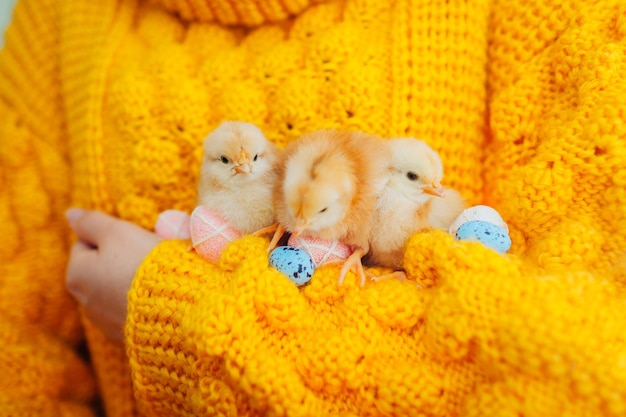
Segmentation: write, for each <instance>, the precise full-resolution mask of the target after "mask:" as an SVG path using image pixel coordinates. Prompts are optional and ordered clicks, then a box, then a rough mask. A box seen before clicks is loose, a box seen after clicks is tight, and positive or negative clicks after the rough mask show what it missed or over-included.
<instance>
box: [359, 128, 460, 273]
mask: <svg viewBox="0 0 626 417" xmlns="http://www.w3.org/2000/svg"><path fill="white" fill-rule="evenodd" d="M387 144H388V146H389V148H390V151H391V159H390V161H389V166H388V172H387V177H386V184H385V186H384V188H383V190H382V192H381V193H380V195H379V197H378V201H377V203H376V216H375V219H374V221H373V225H372V235H371V238H370V252H369V254H368V257H367V262H368V264H375V265H381V266H385V267H388V268H393V269H396V270H398V269H402V257H403V255H404V246H405V244H406V241H407V239H408V238H409V237H410V236H411V235H413V234H414V233H417V232H420V231H424V230H428V229H443V230H446V231H447V230H448V227H449V226H450V225H451V224H452V222H453V221H454V219H456V217H457V216H458V215H459V214H461V212H462V211H463V210H464V209H465V208H466V204H465V201H464V200H463V198H462V197H461V195H460V194H459V193H458V192H456V191H455V190H452V189H444V188H443V187H441V180H442V178H443V164H442V162H441V158H440V157H439V155H438V154H437V152H435V151H434V150H433V149H432V148H431V147H430V146H428V144H426V143H425V142H423V141H421V140H417V139H412V138H396V139H390V140H388V141H387Z"/></svg>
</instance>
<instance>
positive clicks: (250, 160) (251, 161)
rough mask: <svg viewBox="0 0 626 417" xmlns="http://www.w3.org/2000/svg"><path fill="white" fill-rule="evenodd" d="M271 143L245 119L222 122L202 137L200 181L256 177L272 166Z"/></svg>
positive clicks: (234, 181) (239, 180)
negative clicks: (204, 137)
mask: <svg viewBox="0 0 626 417" xmlns="http://www.w3.org/2000/svg"><path fill="white" fill-rule="evenodd" d="M275 159H276V152H275V151H274V145H273V144H272V143H270V142H269V141H268V140H267V139H266V138H265V135H263V132H261V129H259V128H258V127H256V126H255V125H253V124H251V123H246V122H231V121H226V122H222V124H220V125H219V126H218V127H217V128H216V129H215V130H214V131H213V132H211V134H209V136H207V138H206V139H205V141H204V160H203V164H202V172H201V181H212V182H214V183H217V184H221V185H227V184H231V185H236V184H237V183H242V182H247V181H252V180H255V179H257V178H259V177H261V176H262V175H264V174H265V173H266V172H268V171H269V170H271V169H272V166H273V165H274V162H275Z"/></svg>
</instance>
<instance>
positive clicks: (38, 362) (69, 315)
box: [0, 0, 95, 416]
mask: <svg viewBox="0 0 626 417" xmlns="http://www.w3.org/2000/svg"><path fill="white" fill-rule="evenodd" d="M54 3H55V2H53V1H38V0H37V1H23V2H21V3H20V4H18V5H17V7H16V9H15V14H14V17H13V22H12V24H11V26H10V27H9V29H8V31H7V33H6V43H5V46H4V48H3V49H2V51H1V52H0V238H1V239H2V244H1V245H0V369H1V370H2V371H1V372H0V414H1V415H7V416H8V415H12V416H13V415H16V416H17V415H32V416H57V415H63V416H88V415H91V411H90V408H89V404H90V402H91V401H92V399H93V397H94V393H95V384H94V379H93V376H92V375H91V373H90V371H89V369H88V367H87V365H86V364H85V362H84V359H83V358H81V355H79V354H78V353H77V351H78V349H79V345H80V343H81V341H82V339H83V335H82V331H81V325H80V320H79V316H78V314H77V310H76V308H75V304H74V302H73V300H72V299H71V298H70V297H69V296H68V294H67V293H66V291H65V265H66V262H67V251H68V239H67V236H68V228H67V227H66V225H65V224H64V220H63V210H64V209H65V207H66V206H67V202H68V193H69V167H68V161H67V155H66V149H65V143H64V120H63V117H62V102H61V99H60V87H61V86H60V81H59V57H58V53H59V31H58V28H57V21H56V7H55V5H54Z"/></svg>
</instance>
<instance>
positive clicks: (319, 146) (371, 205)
mask: <svg viewBox="0 0 626 417" xmlns="http://www.w3.org/2000/svg"><path fill="white" fill-rule="evenodd" d="M387 152H388V148H387V146H386V145H385V143H384V142H383V141H382V140H380V139H379V138H377V137H375V136H370V135H366V134H364V133H356V132H340V131H328V130H322V131H317V132H313V133H309V134H307V135H304V136H302V137H301V138H300V139H298V140H296V141H295V142H293V143H291V144H290V145H289V146H287V148H286V149H285V151H284V154H283V158H282V161H281V163H280V164H279V168H278V172H279V174H278V177H279V179H278V181H277V183H276V187H275V189H274V207H275V210H276V217H277V220H278V222H279V226H280V228H281V229H285V230H287V231H288V232H291V233H292V235H296V236H297V235H302V236H313V237H318V238H321V239H328V240H339V241H341V242H343V243H344V244H346V245H348V246H350V247H351V249H352V250H353V253H352V255H351V256H350V257H349V258H348V259H347V260H346V262H345V263H344V265H343V267H342V270H341V273H340V277H339V283H340V284H341V283H342V282H343V280H344V277H345V275H346V274H347V272H348V271H349V270H350V268H352V267H356V269H357V272H358V273H359V275H360V277H361V283H362V284H363V283H364V281H365V274H364V272H363V267H362V265H361V257H362V256H363V255H365V254H366V253H367V252H368V250H369V242H368V237H369V235H370V229H369V227H370V225H371V224H372V217H373V215H374V210H375V207H376V197H377V195H378V193H379V192H380V190H381V189H382V186H383V182H382V179H384V172H385V169H386V165H387V160H388V153H387ZM279 234H280V232H279ZM274 241H275V240H274Z"/></svg>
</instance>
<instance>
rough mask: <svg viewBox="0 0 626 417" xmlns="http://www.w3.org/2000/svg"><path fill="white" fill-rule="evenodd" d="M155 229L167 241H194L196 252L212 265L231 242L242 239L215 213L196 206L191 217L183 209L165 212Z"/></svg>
mask: <svg viewBox="0 0 626 417" xmlns="http://www.w3.org/2000/svg"><path fill="white" fill-rule="evenodd" d="M154 230H155V232H156V234H157V235H159V236H160V237H162V238H165V239H191V245H192V246H193V248H194V249H195V251H196V252H197V253H198V255H200V256H201V257H203V258H204V259H206V260H207V261H209V262H213V263H215V262H217V261H219V259H220V257H221V256H222V251H223V250H224V248H225V247H226V245H228V244H229V243H230V242H232V241H233V240H235V239H238V238H240V237H241V236H242V234H241V232H240V231H238V230H237V229H235V228H234V227H231V226H229V225H228V223H227V221H226V220H225V219H224V218H223V217H222V216H220V215H219V213H217V212H216V211H215V210H211V209H210V208H208V207H207V206H205V205H200V206H197V207H196V208H195V209H194V210H193V212H191V216H190V215H188V214H187V213H185V212H182V211H180V210H165V211H164V212H162V213H161V214H159V217H158V218H157V222H156V225H155V227H154Z"/></svg>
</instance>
